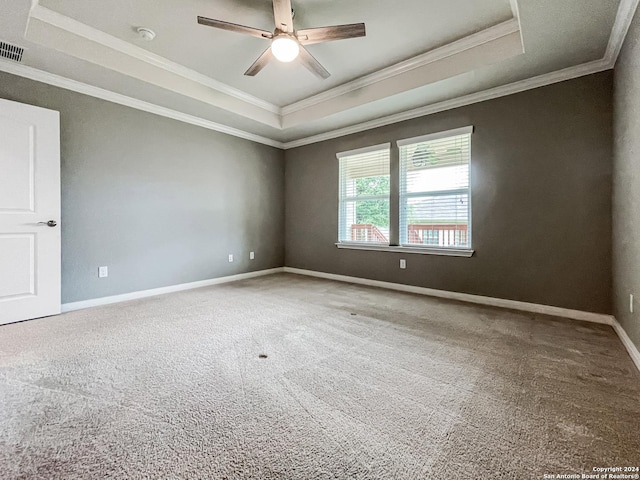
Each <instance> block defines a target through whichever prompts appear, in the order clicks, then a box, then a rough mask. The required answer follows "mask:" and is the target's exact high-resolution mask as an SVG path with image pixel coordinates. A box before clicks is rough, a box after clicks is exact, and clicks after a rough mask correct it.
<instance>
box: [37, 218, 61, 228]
mask: <svg viewBox="0 0 640 480" xmlns="http://www.w3.org/2000/svg"><path fill="white" fill-rule="evenodd" d="M38 224H40V225H47V226H48V227H55V226H56V225H57V223H56V221H55V220H49V221H48V222H38Z"/></svg>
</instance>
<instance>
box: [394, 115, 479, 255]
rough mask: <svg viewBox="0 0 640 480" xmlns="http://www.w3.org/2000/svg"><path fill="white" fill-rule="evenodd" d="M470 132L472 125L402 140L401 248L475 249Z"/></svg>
mask: <svg viewBox="0 0 640 480" xmlns="http://www.w3.org/2000/svg"><path fill="white" fill-rule="evenodd" d="M471 132H472V127H468V128H464V129H458V130H453V131H450V132H443V133H441V134H435V135H427V136H425V137H418V138H413V139H408V140H403V141H400V142H398V147H399V148H400V243H401V244H402V245H411V246H415V245H422V246H429V247H439V248H469V247H470V246H471V235H470V234H471V228H470V213H471V205H470V192H469V164H470V159H471Z"/></svg>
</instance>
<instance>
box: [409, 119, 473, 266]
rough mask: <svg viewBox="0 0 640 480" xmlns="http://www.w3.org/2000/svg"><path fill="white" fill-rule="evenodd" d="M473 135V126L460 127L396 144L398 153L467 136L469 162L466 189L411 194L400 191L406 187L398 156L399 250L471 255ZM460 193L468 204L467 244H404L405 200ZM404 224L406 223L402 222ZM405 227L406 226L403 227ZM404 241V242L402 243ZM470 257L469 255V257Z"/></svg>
mask: <svg viewBox="0 0 640 480" xmlns="http://www.w3.org/2000/svg"><path fill="white" fill-rule="evenodd" d="M472 134H473V126H467V127H461V128H455V129H452V130H444V131H441V132H435V133H430V134H427V135H420V136H418V137H411V138H405V139H402V140H398V141H397V142H396V146H397V148H398V151H399V152H400V150H401V148H402V147H405V146H409V145H415V144H417V143H424V142H430V141H434V140H441V139H445V138H451V137H457V136H461V135H469V160H468V168H469V170H468V172H469V173H468V183H467V187H466V188H457V189H450V190H437V191H432V192H428V191H425V192H411V193H406V192H403V191H402V185H403V184H404V185H406V180H405V181H404V182H403V178H402V176H403V175H404V174H405V170H404V169H403V165H402V155H401V154H399V156H398V187H399V188H398V209H399V211H398V234H399V239H400V242H399V243H400V247H401V248H410V249H418V250H425V251H427V250H435V251H438V252H441V251H452V252H465V253H468V252H471V254H473V249H472V245H473V243H472V242H473V231H472V223H473V222H472V213H473V204H472V190H471V184H472V180H471V175H472V169H471V159H472V141H471V136H472ZM460 193H466V194H467V203H468V207H467V211H468V213H467V218H468V220H467V244H466V245H464V246H435V245H420V244H414V243H408V242H406V240H407V238H406V237H407V232H405V231H404V229H403V219H404V215H406V211H405V210H404V206H405V205H406V203H407V200H408V199H410V198H419V197H427V196H432V197H437V196H445V195H455V194H460ZM404 223H406V221H405V222H404ZM404 226H405V227H406V225H404ZM403 240H404V241H403ZM440 254H442V253H440ZM469 256H470V255H469Z"/></svg>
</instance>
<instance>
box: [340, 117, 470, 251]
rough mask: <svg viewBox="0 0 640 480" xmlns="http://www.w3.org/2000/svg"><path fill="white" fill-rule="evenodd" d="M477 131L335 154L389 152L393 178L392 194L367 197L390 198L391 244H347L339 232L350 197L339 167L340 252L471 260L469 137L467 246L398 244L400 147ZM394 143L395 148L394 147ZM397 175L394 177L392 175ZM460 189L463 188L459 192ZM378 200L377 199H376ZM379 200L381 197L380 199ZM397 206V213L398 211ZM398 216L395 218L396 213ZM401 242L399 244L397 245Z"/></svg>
mask: <svg viewBox="0 0 640 480" xmlns="http://www.w3.org/2000/svg"><path fill="white" fill-rule="evenodd" d="M473 132H474V127H473V126H466V127H461V128H455V129H450V130H444V131H440V132H435V133H430V134H427V135H421V136H417V137H412V138H406V139H402V140H397V141H395V142H389V143H383V144H379V145H372V146H368V147H364V148H358V149H355V150H349V151H345V152H340V153H337V154H336V157H337V158H338V160H340V158H343V157H345V156H349V155H355V154H359V153H367V152H373V151H376V150H383V149H388V152H389V179H390V191H389V195H388V196H386V195H374V196H371V198H369V196H367V198H366V199H367V200H376V199H388V200H389V210H390V211H389V221H390V224H389V239H388V240H389V242H390V243H388V244H387V243H382V242H380V243H374V242H366V243H365V242H355V241H347V240H340V233H341V231H342V228H343V225H342V223H343V218H346V211H345V210H344V208H345V207H346V204H347V200H348V199H347V198H346V196H345V191H344V189H345V188H346V184H343V182H342V181H341V174H340V165H339V164H338V172H339V173H338V177H339V178H338V197H339V198H338V232H337V234H338V241H337V242H336V243H335V245H336V247H337V248H339V249H348V250H367V251H379V252H393V253H407V254H419V255H442V256H451V257H467V258H468V257H472V256H473V254H474V253H475V250H473V249H472V240H473V236H472V233H473V232H472V223H473V222H472V213H473V207H472V196H473V190H472V183H473V181H472V175H473V169H472V159H473V155H472V145H471V144H472V142H471V137H470V145H469V185H468V187H467V189H466V191H467V192H468V203H469V206H468V209H469V210H468V223H467V235H468V246H465V247H456V246H453V247H444V246H433V245H424V246H422V245H418V244H404V245H402V244H399V240H400V236H401V232H400V226H401V215H402V212H401V209H402V198H401V197H402V195H401V192H400V182H401V175H402V172H401V168H400V167H401V165H400V153H399V151H400V147H401V146H403V145H409V144H412V143H419V142H421V141H429V140H437V139H439V138H446V137H451V136H456V135H462V134H470V135H472V134H473ZM392 143H393V145H392ZM394 171H395V172H396V173H395V174H394V173H393V172H394ZM456 190H461V189H456ZM374 197H375V198H374ZM378 197H380V198H378ZM348 198H349V199H350V200H351V201H353V200H355V197H353V198H352V197H348ZM363 198H364V197H359V198H358V200H362V199H363ZM394 202H395V207H397V212H396V208H395V207H394ZM394 212H396V213H397V216H396V217H395V219H394V215H395V213H394ZM394 242H398V243H394Z"/></svg>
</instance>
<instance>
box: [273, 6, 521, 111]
mask: <svg viewBox="0 0 640 480" xmlns="http://www.w3.org/2000/svg"><path fill="white" fill-rule="evenodd" d="M519 28H520V27H519V23H518V21H517V20H516V19H515V18H514V19H511V20H508V21H506V22H502V23H499V24H498V25H494V26H492V27H489V28H486V29H484V30H482V31H480V32H477V33H474V34H472V35H469V36H467V37H464V38H461V39H460V40H456V41H454V42H452V43H449V44H447V45H444V46H442V47H439V48H435V49H433V50H429V51H428V52H425V53H423V54H421V55H418V56H416V57H413V58H410V59H408V60H404V61H402V62H399V63H396V64H395V65H391V66H390V67H387V68H383V69H382V70H379V71H377V72H374V73H371V74H369V75H365V76H363V77H360V78H357V79H355V80H353V81H351V82H347V83H343V84H342V85H339V86H337V87H335V88H331V89H329V90H325V91H324V92H322V93H319V94H317V95H313V96H311V97H307V98H305V99H304V100H300V101H299V102H295V103H292V104H290V105H287V106H285V107H282V109H281V112H282V116H283V117H286V116H287V115H290V114H292V113H294V112H297V111H299V110H303V109H305V108H309V107H312V106H314V105H317V104H319V103H323V102H326V101H327V100H331V99H333V98H337V97H340V96H342V95H347V94H349V93H351V92H353V91H355V90H359V89H362V88H365V87H368V86H370V85H373V84H375V83H379V82H382V81H384V80H387V79H389V78H392V77H395V76H396V75H401V74H403V73H406V72H409V71H411V70H415V69H416V68H420V67H424V66H426V65H429V64H431V63H434V62H437V61H439V60H442V59H444V58H447V57H451V56H453V55H457V54H459V53H462V52H465V51H467V50H470V49H471V48H474V47H478V46H480V45H484V44H485V43H488V42H491V41H494V40H498V39H500V38H502V37H506V36H507V35H511V34H513V33H516V32H518V31H519Z"/></svg>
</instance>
